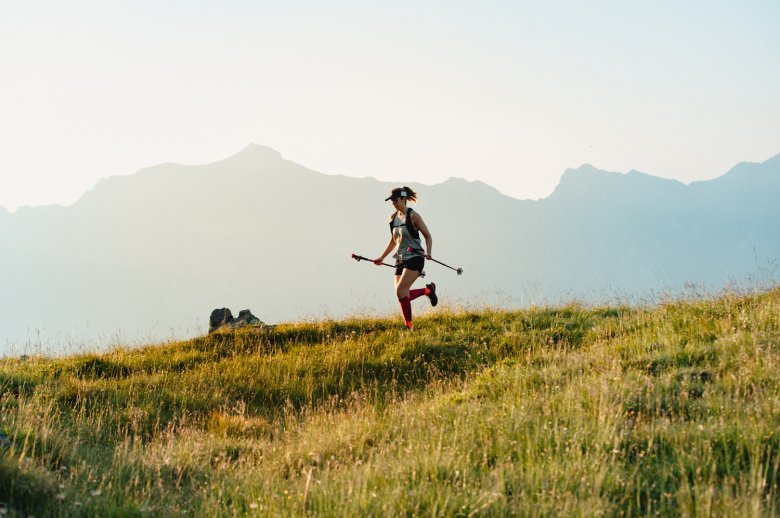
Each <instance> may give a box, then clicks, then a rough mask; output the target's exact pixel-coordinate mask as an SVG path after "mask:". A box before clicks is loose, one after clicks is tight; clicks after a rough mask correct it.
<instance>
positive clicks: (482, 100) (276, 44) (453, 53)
mask: <svg viewBox="0 0 780 518" xmlns="http://www.w3.org/2000/svg"><path fill="white" fill-rule="evenodd" d="M0 71H2V72H1V73H2V78H0V206H3V207H5V208H7V209H9V210H14V209H16V208H17V207H18V206H21V205H42V204H51V203H57V204H64V205H68V204H71V203H73V202H74V201H75V200H76V199H77V198H78V197H79V196H80V195H81V194H82V193H83V192H85V191H86V190H89V189H90V188H91V187H92V186H93V185H94V184H95V183H96V182H97V180H98V179H100V178H102V177H107V176H114V175H126V174H131V173H133V172H135V171H137V170H138V169H141V168H143V167H147V166H151V165H155V164H158V163H162V162H178V163H184V164H201V163H208V162H212V161H215V160H219V159H222V158H225V157H227V156H228V155H231V154H233V153H235V152H237V151H239V150H240V149H242V148H244V147H245V146H246V145H248V144H250V143H253V142H254V143H257V144H263V145H267V146H271V147H273V148H275V149H276V150H278V151H279V152H280V153H282V155H283V156H284V157H285V158H287V159H289V160H293V161H295V162H298V163H300V164H303V165H305V166H307V167H310V168H312V169H315V170H317V171H320V172H323V173H329V174H344V175H348V176H355V177H365V176H372V177H375V178H378V179H380V180H409V181H418V182H421V183H428V184H433V183H438V182H441V181H444V180H445V179H447V178H448V177H451V176H457V177H463V178H466V179H469V180H476V179H479V180H482V181H484V182H486V183H488V184H490V185H493V186H495V187H496V188H498V189H499V190H500V191H501V192H503V193H505V194H508V195H510V196H514V197H516V198H540V197H545V196H547V195H549V194H550V192H552V190H553V189H554V187H555V185H556V184H557V182H558V180H559V179H560V176H561V175H562V174H563V172H564V170H565V169H566V168H569V167H578V166H579V165H581V164H583V163H591V164H593V165H595V166H596V167H599V168H602V169H607V170H611V171H628V170H631V169H636V170H639V171H643V172H646V173H649V174H653V175H656V176H661V177H665V178H676V179H678V180H681V181H683V182H686V183H687V182H690V181H694V180H702V179H708V178H713V177H716V176H719V175H721V174H723V173H725V172H726V171H727V170H728V169H729V168H731V167H732V166H733V165H735V164H736V163H738V162H742V161H752V162H761V161H764V160H766V159H767V158H770V157H771V156H773V155H776V154H778V153H780V2H778V1H777V0H767V1H750V0H748V1H736V0H734V1H731V2H721V1H714V0H708V1H693V0H692V1H683V2H680V1H625V0H624V1H613V2H606V1H592V2H581V1H574V0H572V1H544V2H542V1H534V2H531V1H519V0H518V1H489V0H480V1H458V0H442V1H426V0H414V1H404V0H393V1H369V0H362V1H352V2H349V1H338V0H336V1H327V2H326V1H322V0H320V1H295V0H290V1H281V0H280V1H275V2H267V1H265V2H264V1H230V0H222V1H219V2H217V1H212V2H207V1H194V0H187V1H183V0H182V1H160V0H155V1H146V0H143V1H140V0H133V1H131V0H126V1H112V0H100V1H94V2H91V1H72V2H61V1H36V0H24V1H22V0H0Z"/></svg>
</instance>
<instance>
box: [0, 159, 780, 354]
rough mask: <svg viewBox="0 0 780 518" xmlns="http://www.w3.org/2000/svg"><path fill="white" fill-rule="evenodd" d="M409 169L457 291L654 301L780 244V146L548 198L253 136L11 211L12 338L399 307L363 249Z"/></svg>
mask: <svg viewBox="0 0 780 518" xmlns="http://www.w3.org/2000/svg"><path fill="white" fill-rule="evenodd" d="M402 184H405V185H409V186H410V187H412V188H413V189H415V190H417V191H418V193H419V195H420V196H419V202H418V204H417V206H416V209H417V210H418V212H420V214H421V215H422V216H423V217H424V219H425V221H426V223H427V224H428V226H429V228H430V229H431V232H432V234H433V236H434V257H436V258H438V259H440V260H442V261H444V262H447V263H448V264H451V265H453V266H457V267H462V268H463V269H464V274H463V275H462V276H456V275H455V274H454V272H451V271H449V270H447V269H445V268H443V267H441V266H438V265H435V264H432V263H429V264H427V265H426V272H427V277H426V282H430V281H435V282H436V283H437V287H438V288H439V292H440V297H441V299H442V301H443V302H446V303H449V304H455V305H456V306H457V305H460V304H462V305H466V306H468V305H481V304H511V305H528V304H531V303H543V302H557V301H560V300H570V299H579V300H583V301H605V300H615V299H616V298H617V299H621V300H636V299H639V298H642V297H645V298H648V299H652V298H653V297H657V296H658V295H659V294H661V293H663V292H664V291H665V290H671V291H673V292H674V291H675V290H677V291H679V290H680V289H682V287H683V286H684V285H685V284H686V283H704V284H706V285H709V286H713V287H718V286H723V285H724V284H725V283H727V282H729V281H731V280H736V281H743V280H744V279H745V278H746V277H748V276H752V277H754V278H755V277H758V276H760V275H766V274H767V273H768V271H769V270H771V269H772V268H773V265H774V263H773V261H775V260H776V258H777V257H778V256H780V239H778V238H780V231H779V230H778V229H777V225H776V223H775V222H776V221H778V216H780V214H779V212H780V208H779V207H780V203H778V202H780V155H779V156H778V157H774V158H772V159H770V160H768V161H766V162H764V163H763V164H748V163H745V164H739V165H737V166H735V167H734V168H733V169H732V170H731V171H729V172H728V173H726V174H725V175H723V176H721V177H719V178H716V179H714V180H709V181H704V182H695V183H693V184H691V185H684V184H682V183H680V182H677V181H674V180H665V179H661V178H656V177H653V176H650V175H647V174H644V173H639V172H636V171H632V172H630V173H627V174H622V173H611V172H606V171H600V170H598V169H596V168H595V167H593V166H590V165H583V166H581V167H579V168H577V169H570V170H567V171H566V172H565V173H564V175H563V177H562V178H561V181H560V183H559V185H558V187H557V188H556V189H555V191H554V192H553V193H552V194H551V195H550V196H549V197H548V198H546V199H543V200H538V201H530V200H517V199H514V198H510V197H508V196H505V195H502V194H501V193H500V192H498V191H497V190H496V189H494V188H493V187H491V186H488V185H486V184H484V183H482V182H469V181H465V180H462V179H457V178H451V179H449V180H447V181H445V182H443V183H440V184H437V185H433V186H427V185H421V184H417V183H411V182H399V183H393V184H391V183H388V182H380V181H378V180H375V179H372V178H349V177H345V176H338V175H325V174H321V173H318V172H316V171H312V170H310V169H307V168H306V167H304V166H301V165H299V164H296V163H294V162H290V161H288V160H285V159H284V158H283V157H282V155H281V154H279V153H278V152H277V151H275V150H273V149H271V148H268V147H264V146H259V145H254V144H253V145H250V146H248V147H247V148H245V149H243V150H242V151H240V152H239V153H237V154H235V155H233V156H231V157H228V158H226V159H224V160H221V161H218V162H214V163H211V164H206V165H198V166H185V165H179V164H161V165H157V166H154V167H150V168H147V169H143V170H141V171H138V172H137V173H135V174H133V175H129V176H121V177H111V178H108V179H105V180H101V181H100V182H98V183H97V184H96V185H95V186H94V188H93V189H92V190H90V191H89V192H87V193H85V194H84V195H83V196H82V197H81V198H80V199H79V200H78V201H77V202H76V203H74V204H73V205H71V206H69V207H60V206H46V207H35V208H29V207H24V208H20V209H19V210H17V211H16V212H15V213H13V214H10V213H8V212H7V211H5V210H4V209H0V286H2V290H3V295H4V296H3V297H0V352H19V351H22V350H25V349H29V348H30V347H31V346H32V345H35V344H36V343H37V342H38V341H41V342H44V343H45V344H48V348H49V350H51V351H53V352H59V351H61V350H65V349H68V348H71V349H72V348H78V347H79V346H80V345H81V344H84V343H87V344H91V345H93V346H102V345H104V344H108V343H120V342H133V341H154V340H161V339H166V338H181V337H185V336H190V335H196V334H202V333H203V332H205V330H206V329H207V327H208V321H207V317H208V315H209V313H210V312H211V310H212V309H214V308H218V307H230V308H233V310H234V311H237V310H239V309H244V308H250V309H251V310H252V312H253V313H254V314H255V315H257V316H258V317H259V318H260V319H262V320H263V321H265V322H278V321H285V320H296V319H308V318H328V317H334V318H335V317H340V316H344V315H348V314H373V313H377V312H379V313H387V312H392V311H395V310H396V305H397V302H396V301H395V300H394V299H393V289H392V286H393V281H392V271H391V270H390V269H389V268H378V267H375V266H373V265H370V264H366V263H360V264H357V263H355V262H354V261H352V260H351V259H350V254H351V253H353V252H356V253H360V254H362V255H365V256H368V257H375V256H376V255H378V254H379V253H380V252H381V251H382V250H383V249H384V247H385V245H386V244H387V241H388V239H389V232H388V229H387V224H386V222H387V217H388V216H389V214H390V212H391V210H392V207H391V206H390V204H389V202H384V201H383V200H384V198H385V197H386V196H387V193H388V192H389V191H390V189H391V188H393V187H396V186H398V185H402ZM769 273H771V272H769ZM415 307H416V309H417V308H419V310H421V311H423V312H424V311H427V309H424V305H423V304H420V305H419V306H415ZM45 348H46V347H44V349H45ZM3 349H5V351H3Z"/></svg>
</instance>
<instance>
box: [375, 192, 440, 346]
mask: <svg viewBox="0 0 780 518" xmlns="http://www.w3.org/2000/svg"><path fill="white" fill-rule="evenodd" d="M388 200H389V201H391V202H392V203H393V208H394V209H395V210H394V211H393V213H392V214H390V242H389V243H388V244H387V248H385V251H384V252H383V253H382V255H380V256H379V257H378V258H377V259H374V264H376V265H381V264H382V261H384V260H385V257H387V255H388V254H389V253H390V252H392V251H393V248H395V249H396V252H395V254H394V255H393V257H395V294H396V296H398V303H399V304H400V305H401V312H402V313H403V315H404V321H405V322H406V329H407V330H409V331H411V330H412V329H413V325H412V304H411V302H412V301H413V300H414V299H416V298H417V297H420V296H421V295H425V296H427V297H428V298H429V299H430V300H431V306H435V305H436V304H437V303H438V302H439V299H438V297H436V285H435V284H434V283H430V284H426V285H425V288H419V289H416V290H411V289H410V288H411V287H412V284H414V281H416V280H417V278H418V277H419V276H420V275H421V274H422V271H423V266H424V265H425V259H430V258H431V249H432V248H433V238H431V233H430V232H429V231H428V227H426V226H425V222H424V221H423V219H422V217H420V215H419V214H418V213H417V212H415V211H414V209H412V208H411V207H407V206H406V203H407V201H413V202H417V193H416V192H414V191H413V190H411V189H410V188H409V187H397V188H395V189H393V190H392V191H391V192H390V196H388V197H387V198H385V201H388ZM420 234H422V235H423V237H425V244H426V247H427V249H428V251H427V252H426V251H425V250H423V248H422V243H421V242H420Z"/></svg>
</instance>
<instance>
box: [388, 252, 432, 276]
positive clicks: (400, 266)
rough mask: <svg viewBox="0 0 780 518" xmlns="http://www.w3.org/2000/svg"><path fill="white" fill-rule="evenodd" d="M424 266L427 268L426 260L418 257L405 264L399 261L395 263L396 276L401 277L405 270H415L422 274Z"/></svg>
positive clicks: (408, 260)
mask: <svg viewBox="0 0 780 518" xmlns="http://www.w3.org/2000/svg"><path fill="white" fill-rule="evenodd" d="M423 266H425V258H424V257H422V256H419V255H416V256H414V257H412V258H411V259H407V260H406V261H403V262H400V261H397V262H396V263H395V274H396V275H401V274H402V273H404V268H406V269H407V270H415V271H417V272H422V271H423Z"/></svg>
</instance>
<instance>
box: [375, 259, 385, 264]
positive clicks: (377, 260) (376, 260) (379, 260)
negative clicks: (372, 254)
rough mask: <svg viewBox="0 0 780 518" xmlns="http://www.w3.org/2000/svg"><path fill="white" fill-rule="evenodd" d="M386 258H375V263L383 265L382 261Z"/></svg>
mask: <svg viewBox="0 0 780 518" xmlns="http://www.w3.org/2000/svg"><path fill="white" fill-rule="evenodd" d="M384 260H385V258H384V257H380V258H378V259H374V264H375V265H377V266H382V261H384Z"/></svg>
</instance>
